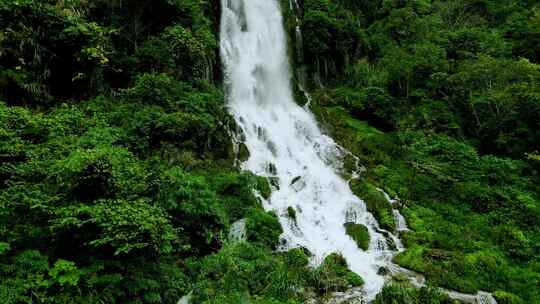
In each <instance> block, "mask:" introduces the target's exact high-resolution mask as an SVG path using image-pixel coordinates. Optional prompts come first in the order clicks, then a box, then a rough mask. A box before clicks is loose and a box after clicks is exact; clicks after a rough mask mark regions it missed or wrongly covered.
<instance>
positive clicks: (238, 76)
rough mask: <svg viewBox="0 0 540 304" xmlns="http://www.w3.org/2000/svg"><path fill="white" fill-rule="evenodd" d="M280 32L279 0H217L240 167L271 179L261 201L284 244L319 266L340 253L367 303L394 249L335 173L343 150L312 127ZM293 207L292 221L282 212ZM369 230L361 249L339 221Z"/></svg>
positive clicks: (315, 127) (343, 181)
mask: <svg viewBox="0 0 540 304" xmlns="http://www.w3.org/2000/svg"><path fill="white" fill-rule="evenodd" d="M286 41H287V39H286V33H285V30H284V28H283V20H282V15H281V8H280V5H279V3H278V1H277V0H222V19H221V57H222V60H223V64H224V70H225V85H226V93H227V99H228V107H229V110H230V113H231V114H232V116H234V118H235V120H236V122H237V123H238V125H239V127H240V129H241V131H242V134H241V136H238V138H242V141H243V143H244V144H245V145H246V146H247V148H248V150H249V152H250V156H249V159H248V160H247V161H246V162H245V163H243V164H242V166H243V169H246V170H249V171H251V172H253V173H255V174H257V175H261V176H266V177H268V178H269V179H271V180H272V181H273V183H272V184H273V192H272V195H271V196H270V198H269V199H268V200H264V202H263V204H264V207H265V208H266V209H267V210H274V211H275V212H276V213H277V214H278V216H279V219H280V222H281V225H282V226H283V229H284V233H283V235H282V241H283V242H282V243H283V245H282V249H284V250H286V249H290V248H294V247H305V248H307V249H308V250H309V251H310V252H311V253H313V255H314V258H313V259H312V263H313V264H314V265H316V264H317V263H320V262H321V261H322V260H323V259H324V257H325V256H327V255H328V254H330V253H332V252H339V253H341V254H342V255H343V256H344V257H345V259H346V260H347V263H348V264H349V267H350V269H351V270H352V271H354V272H356V273H358V274H359V275H361V276H362V278H363V279H364V281H365V285H364V292H365V298H366V300H368V301H369V300H372V299H373V298H374V297H375V295H376V294H377V293H378V292H379V291H380V290H381V288H382V287H383V284H384V278H383V277H382V276H381V275H379V274H378V270H379V268H380V267H383V266H386V265H387V264H388V263H389V259H390V258H391V256H392V254H393V253H392V252H391V251H390V250H389V249H388V248H387V246H386V243H387V242H386V239H385V237H384V236H383V235H382V234H381V233H380V232H381V230H380V229H379V227H378V224H377V222H376V220H375V219H374V217H373V216H372V215H371V214H370V213H369V212H367V210H366V206H365V204H364V202H363V201H362V200H361V199H359V198H358V197H356V196H355V195H354V194H353V193H352V191H351V190H350V188H349V185H348V182H347V181H346V180H344V179H343V178H342V177H341V176H340V172H342V169H343V168H342V166H343V165H342V163H343V161H342V160H343V158H344V157H345V155H346V154H345V152H344V151H343V149H341V148H340V147H339V146H338V145H337V144H336V143H335V142H334V141H333V140H332V139H331V138H330V137H328V136H326V135H325V134H323V133H322V132H321V130H320V129H319V128H318V126H317V123H316V120H315V118H314V116H313V114H312V113H310V112H309V110H308V109H307V108H303V107H300V106H298V105H297V104H296V103H295V101H294V99H293V93H292V88H291V81H290V79H291V73H290V67H289V63H288V58H287V45H286ZM288 208H293V209H294V210H295V211H296V220H295V221H291V220H290V219H289V217H288V212H287V209H288ZM350 221H353V222H356V223H359V224H363V225H365V226H367V227H368V231H369V233H370V236H371V241H370V246H369V249H368V250H367V251H363V250H361V249H359V248H358V247H357V245H356V243H355V242H354V241H353V240H352V239H351V238H350V237H349V236H348V235H347V234H346V232H345V228H344V226H343V224H344V223H345V222H350Z"/></svg>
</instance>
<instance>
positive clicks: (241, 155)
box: [237, 143, 250, 162]
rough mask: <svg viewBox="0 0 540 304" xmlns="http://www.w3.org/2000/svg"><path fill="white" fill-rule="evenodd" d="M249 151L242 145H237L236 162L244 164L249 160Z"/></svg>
mask: <svg viewBox="0 0 540 304" xmlns="http://www.w3.org/2000/svg"><path fill="white" fill-rule="evenodd" d="M249 156H250V154H249V150H248V148H247V146H246V145H245V144H244V143H240V144H238V156H237V157H238V160H239V161H240V162H245V161H247V160H248V159H249Z"/></svg>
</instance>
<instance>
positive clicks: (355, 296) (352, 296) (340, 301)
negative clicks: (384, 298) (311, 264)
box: [306, 288, 367, 304]
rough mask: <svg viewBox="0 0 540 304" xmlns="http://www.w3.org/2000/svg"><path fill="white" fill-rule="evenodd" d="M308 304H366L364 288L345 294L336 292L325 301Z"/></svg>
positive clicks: (314, 301) (312, 301)
mask: <svg viewBox="0 0 540 304" xmlns="http://www.w3.org/2000/svg"><path fill="white" fill-rule="evenodd" d="M306 303H307V304H366V303H367V301H366V300H365V294H364V292H363V291H362V288H352V289H349V290H347V291H344V292H334V293H332V294H331V295H330V297H328V298H326V299H324V300H318V299H311V300H308V301H307V302H306Z"/></svg>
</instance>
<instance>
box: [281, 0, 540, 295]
mask: <svg viewBox="0 0 540 304" xmlns="http://www.w3.org/2000/svg"><path fill="white" fill-rule="evenodd" d="M296 13H299V14H300V16H301V28H302V31H303V35H304V37H303V38H304V39H303V40H304V51H303V56H293V62H295V63H296V64H301V63H304V64H305V66H304V68H303V69H298V70H299V71H306V73H307V76H308V77H307V78H308V80H309V84H310V87H311V90H312V91H313V97H314V101H313V103H312V105H311V107H312V110H313V111H315V112H316V114H317V116H318V117H319V120H320V121H321V123H322V124H323V125H324V127H326V128H327V130H328V131H329V132H330V133H331V134H333V135H334V137H335V138H336V139H338V140H339V141H340V142H341V143H342V144H343V145H345V146H346V147H348V148H349V149H350V150H351V151H353V152H354V153H355V154H356V155H358V156H359V157H360V158H361V160H362V163H363V164H364V165H365V166H366V168H367V171H366V173H365V174H364V176H363V178H362V180H361V181H358V182H356V183H355V184H354V185H353V188H354V190H355V191H356V193H358V194H359V196H360V197H362V198H364V199H365V200H366V203H367V205H368V208H369V209H370V210H371V211H372V212H373V213H374V215H375V216H376V217H377V219H378V220H379V222H380V223H381V225H383V227H386V228H391V227H393V225H394V223H393V222H392V218H391V216H390V213H389V212H388V210H389V207H388V206H386V207H385V206H384V205H385V200H384V198H383V197H381V195H380V193H377V191H374V189H375V187H380V188H384V189H385V190H386V191H387V192H389V193H390V194H392V195H394V196H397V197H399V198H400V199H401V204H402V205H403V209H402V212H403V213H404V215H405V217H406V218H407V220H408V222H409V225H410V228H411V229H412V231H411V232H409V233H406V234H404V235H402V236H403V238H404V241H405V245H406V246H407V247H408V249H407V250H406V251H405V252H404V253H403V254H401V255H399V256H398V257H397V258H396V262H398V263H399V264H401V265H403V266H405V267H407V268H410V269H413V270H416V271H418V272H421V273H423V274H425V275H426V277H427V279H428V282H429V283H431V284H434V285H439V286H444V287H446V288H450V289H456V290H460V291H465V292H475V291H477V290H487V291H491V292H495V296H496V297H497V298H498V299H499V300H500V302H501V303H507V302H509V303H540V288H539V286H540V229H539V227H538V223H539V221H540V188H539V187H538V185H539V184H540V179H539V169H540V161H539V160H540V157H539V155H538V150H539V148H540V146H539V145H540V132H539V131H538V130H539V129H540V65H539V63H540V6H538V3H537V2H535V1H494V0H456V1H439V0H433V1H429V0H416V1H402V0H388V1H346V0H335V1H330V0H305V1H302V5H301V7H300V10H299V11H298V12H296ZM289 17H290V15H289ZM287 19H288V20H287V26H288V28H289V30H290V31H291V32H292V30H293V28H292V26H294V25H295V21H294V19H293V18H287ZM290 36H291V42H292V43H294V42H295V36H294V35H290ZM293 55H294V54H293ZM302 57H303V58H302ZM302 78H303V77H302V76H301V75H299V74H298V73H297V75H296V79H302ZM299 96H300V94H299ZM399 292H401V291H399ZM399 292H393V291H391V290H389V291H387V292H386V294H396V295H397V294H398V293H399ZM411 301H412V300H411ZM412 302H414V301H412ZM400 303H401V302H400ZM407 303H408V302H407Z"/></svg>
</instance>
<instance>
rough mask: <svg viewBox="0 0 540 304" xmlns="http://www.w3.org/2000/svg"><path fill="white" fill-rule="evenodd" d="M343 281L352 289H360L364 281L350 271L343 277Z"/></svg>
mask: <svg viewBox="0 0 540 304" xmlns="http://www.w3.org/2000/svg"><path fill="white" fill-rule="evenodd" d="M345 280H347V283H349V286H352V287H360V286H362V285H364V279H362V277H361V276H360V275H359V274H357V273H354V272H352V271H350V270H349V271H348V272H347V274H346V275H345Z"/></svg>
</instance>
